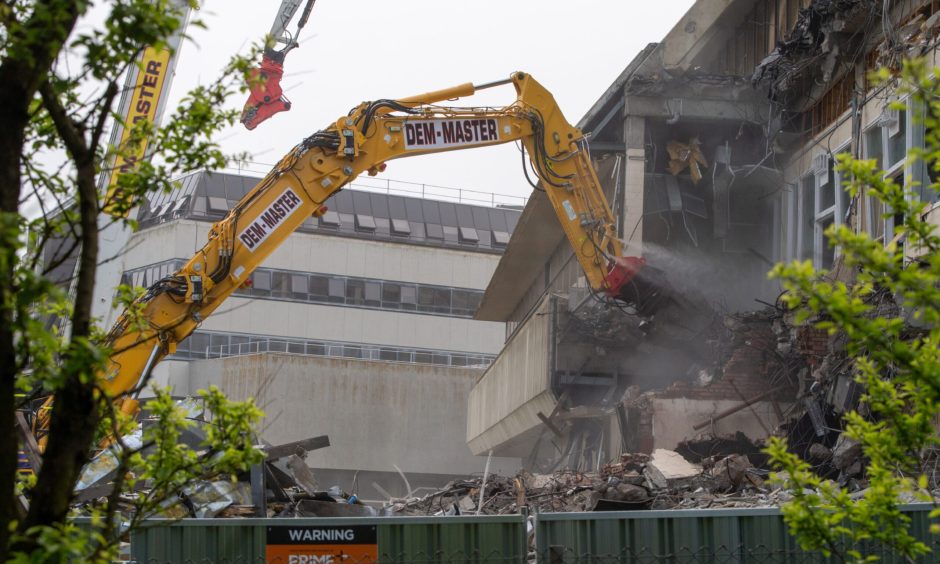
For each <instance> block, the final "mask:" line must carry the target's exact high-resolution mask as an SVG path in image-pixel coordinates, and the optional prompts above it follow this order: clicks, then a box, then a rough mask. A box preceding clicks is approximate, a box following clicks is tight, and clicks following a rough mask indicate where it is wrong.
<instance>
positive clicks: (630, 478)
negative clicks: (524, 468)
mask: <svg viewBox="0 0 940 564" xmlns="http://www.w3.org/2000/svg"><path fill="white" fill-rule="evenodd" d="M751 447H752V448H754V445H753V444H751ZM766 477H767V472H766V471H762V470H758V469H757V468H754V466H753V465H752V464H751V462H750V461H749V459H748V457H747V456H746V455H740V454H732V455H730V456H725V457H721V458H719V459H718V460H713V459H706V460H705V461H704V463H703V464H702V465H698V464H695V463H692V462H689V461H688V460H686V459H685V458H684V457H682V455H680V454H678V453H677V452H675V451H670V450H665V449H657V450H656V451H655V452H654V453H653V454H652V456H651V455H646V454H624V455H622V457H621V459H620V461H619V462H617V463H615V464H607V465H605V466H604V467H603V469H602V470H601V471H600V472H571V471H558V472H555V473H553V474H530V473H528V472H520V473H519V474H518V475H516V476H514V477H504V476H490V477H489V479H488V480H487V483H486V489H485V490H484V499H483V505H482V511H481V514H484V515H502V514H507V513H517V512H518V511H519V510H520V508H522V507H526V508H527V509H528V510H529V511H539V512H543V513H546V512H563V511H628V510H645V509H693V508H702V509H704V508H709V507H713V508H717V507H725V508H730V507H769V506H774V505H778V504H779V503H781V502H783V501H786V500H787V499H789V497H788V495H787V494H786V492H783V491H782V490H781V489H779V488H778V487H775V486H771V485H768V484H767V483H766V482H765V480H766ZM481 482H482V479H481V478H467V479H463V480H455V481H452V482H450V483H448V484H447V485H446V486H444V487H443V488H441V489H440V490H439V491H436V492H432V493H429V494H427V495H425V496H422V497H414V498H407V499H393V500H390V502H389V505H388V506H387V507H386V508H385V510H384V513H386V514H391V515H476V514H477V507H478V506H479V501H480V499H479V498H480V486H481Z"/></svg>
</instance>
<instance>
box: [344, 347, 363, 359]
mask: <svg viewBox="0 0 940 564" xmlns="http://www.w3.org/2000/svg"><path fill="white" fill-rule="evenodd" d="M343 357H345V358H362V347H357V346H355V345H345V346H343Z"/></svg>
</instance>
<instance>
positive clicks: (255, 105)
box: [241, 0, 316, 129]
mask: <svg viewBox="0 0 940 564" xmlns="http://www.w3.org/2000/svg"><path fill="white" fill-rule="evenodd" d="M314 2H316V0H307V4H306V6H304V11H303V12H302V13H301V15H300V20H299V21H298V22H297V31H296V32H295V33H293V34H291V33H290V32H288V30H287V26H288V25H290V22H291V20H292V19H294V15H295V14H296V13H297V10H298V9H299V8H300V5H301V4H302V3H303V0H282V2H281V6H280V7H279V8H278V11H277V16H275V18H274V24H273V25H272V26H271V31H270V32H268V38H269V41H270V42H271V43H269V44H268V45H266V46H265V48H264V52H263V53H262V57H261V65H259V66H258V67H257V68H254V69H252V70H251V73H250V75H249V84H248V90H249V95H248V101H247V102H245V107H244V108H243V109H242V116H241V122H242V124H244V125H245V127H246V128H248V129H254V128H256V127H258V125H259V124H260V123H261V122H263V121H265V120H266V119H268V118H270V117H271V116H273V115H274V114H277V113H280V112H286V111H288V110H290V107H291V103H290V100H288V99H287V97H286V96H284V90H283V89H282V88H281V79H282V78H283V77H284V59H285V58H286V57H287V54H288V53H290V52H291V51H292V50H293V49H295V48H296V47H299V46H300V43H298V42H297V41H298V39H299V38H298V35H300V30H302V29H303V28H304V26H305V25H307V20H308V19H309V18H310V12H311V11H312V10H313V4H314ZM278 45H283V47H281V48H280V49H278V48H277V46H278Z"/></svg>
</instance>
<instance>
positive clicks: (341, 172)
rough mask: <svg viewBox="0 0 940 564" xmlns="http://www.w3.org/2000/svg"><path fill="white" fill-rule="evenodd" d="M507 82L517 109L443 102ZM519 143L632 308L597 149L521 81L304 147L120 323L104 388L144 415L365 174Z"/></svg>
mask: <svg viewBox="0 0 940 564" xmlns="http://www.w3.org/2000/svg"><path fill="white" fill-rule="evenodd" d="M504 84H512V85H513V86H514V87H515V90H516V100H515V101H514V102H513V103H512V104H510V105H508V106H505V107H501V108H472V107H470V108H463V107H449V106H440V105H437V103H438V102H442V101H445V100H453V99H455V98H460V97H464V96H470V95H472V94H473V93H474V92H476V91H478V90H482V89H486V88H492V87H496V86H500V85H504ZM512 141H520V142H521V143H522V145H523V146H524V148H525V151H526V152H527V153H528V157H529V161H530V163H531V168H532V170H533V171H534V172H535V175H536V176H537V177H538V180H539V181H540V183H539V184H540V185H537V184H535V183H532V179H531V178H530V179H529V181H530V183H532V184H533V186H534V187H535V188H536V189H539V190H544V192H545V194H546V196H547V197H548V200H549V201H550V202H551V205H552V206H553V207H554V209H555V212H556V215H557V217H558V221H559V222H560V223H561V225H562V227H563V228H564V232H565V235H566V236H567V238H568V241H569V242H570V243H571V246H572V248H573V249H574V252H575V254H576V256H577V258H578V260H579V261H580V264H581V267H582V268H583V269H584V274H585V277H586V279H587V282H588V284H589V285H590V287H591V289H592V290H593V291H594V292H595V293H596V294H598V295H599V296H601V297H603V298H604V299H614V300H625V301H630V298H629V297H628V296H632V295H633V292H632V291H628V287H629V286H630V284H631V280H632V279H633V278H634V276H636V275H637V273H638V271H639V270H640V269H641V268H642V267H643V264H644V260H643V259H642V258H638V257H623V256H621V255H622V242H621V241H620V240H619V239H618V238H617V233H616V227H615V225H616V223H615V220H614V217H613V215H612V213H611V211H610V207H609V206H608V204H607V201H606V199H605V197H604V193H603V190H602V188H601V185H600V183H599V182H598V179H597V176H596V174H595V172H594V168H593V165H592V164H591V160H590V154H589V151H588V144H587V140H586V138H585V136H584V135H583V134H582V132H581V131H580V130H578V129H577V128H576V127H574V126H572V125H571V124H569V123H568V121H567V120H565V117H564V116H563V115H562V112H561V110H560V109H559V108H558V105H557V104H556V102H555V100H554V98H553V97H552V95H551V94H550V93H549V92H548V91H547V90H546V89H545V88H544V87H543V86H542V85H541V84H539V83H538V82H536V81H535V79H533V78H532V77H531V76H529V75H528V74H526V73H522V72H517V73H514V74H513V75H512V76H511V77H510V78H508V79H505V80H500V81H496V82H490V83H486V84H480V85H473V84H470V83H467V84H462V85H459V86H455V87H452V88H448V89H444V90H439V91H435V92H428V93H425V94H420V95H417V96H411V97H408V98H401V99H398V100H391V99H384V100H376V101H374V102H363V103H361V104H359V105H358V106H356V107H355V108H353V109H352V111H351V112H350V113H349V114H348V115H345V116H342V117H340V118H339V119H338V120H337V121H336V122H335V123H333V124H331V125H330V126H329V127H327V128H326V129H323V130H321V131H318V132H316V133H314V134H313V135H311V136H310V137H308V138H306V139H304V140H303V142H301V143H300V144H299V145H297V146H296V147H294V148H293V149H292V150H291V151H290V152H289V153H288V154H287V155H286V156H285V157H284V158H282V159H281V161H280V162H279V163H278V164H277V165H276V166H275V167H274V169H273V170H271V172H269V173H268V175H267V176H266V177H264V178H263V179H262V180H261V181H260V182H259V183H258V184H257V185H256V186H255V187H254V188H252V189H251V191H249V192H248V194H247V195H246V196H245V197H244V198H243V199H242V200H241V201H240V202H238V204H237V205H236V206H235V207H234V208H232V210H231V211H230V212H229V214H228V215H227V216H226V217H225V218H224V219H222V220H220V221H219V222H218V223H216V224H215V225H214V226H213V227H212V228H211V229H210V231H209V238H208V241H207V242H206V244H205V246H203V247H202V249H200V250H199V251H197V252H196V254H195V255H194V256H193V257H192V258H191V259H189V261H188V262H187V263H186V265H185V266H183V267H182V268H181V269H180V270H179V271H178V272H176V273H175V274H173V275H171V276H167V277H166V278H163V279H162V280H159V281H157V282H156V283H154V284H153V285H152V286H150V288H148V289H147V291H146V293H145V294H144V295H143V296H141V297H140V298H138V300H137V302H136V303H135V307H133V310H134V311H142V312H143V319H144V320H145V324H144V325H145V327H143V328H142V327H141V324H140V323H135V322H134V319H133V318H132V316H131V315H129V314H128V313H127V312H125V313H124V314H122V315H121V317H120V318H119V319H118V321H117V322H116V324H115V325H114V327H113V328H112V329H111V332H110V334H109V337H108V341H109V345H110V346H111V347H112V350H113V352H112V356H111V359H110V365H109V368H108V370H107V371H106V373H104V374H102V375H101V378H102V381H103V382H102V384H103V386H102V387H103V388H104V389H105V390H106V391H107V393H109V394H110V396H111V397H112V399H113V400H114V401H115V402H117V403H118V404H120V408H121V410H122V411H123V412H125V413H128V414H136V413H137V411H138V404H137V401H136V399H135V398H136V395H137V394H138V393H139V391H140V389H141V387H143V386H145V385H146V382H147V380H148V377H149V375H150V372H151V370H152V369H153V367H154V365H156V363H158V362H159V361H160V360H161V359H162V358H164V357H165V356H166V355H169V354H173V352H174V351H175V350H176V346H177V344H178V343H179V342H180V341H182V340H183V339H185V338H186V337H187V336H189V335H190V334H191V333H192V332H193V331H194V330H195V329H196V328H197V327H198V326H199V324H200V323H201V322H202V321H203V320H204V319H206V317H208V316H209V315H211V314H212V312H213V311H215V310H216V308H218V307H219V306H220V305H221V304H222V302H224V301H225V299H226V298H228V297H229V296H230V295H231V294H232V292H234V291H235V290H236V289H237V288H239V287H240V286H242V285H245V284H246V283H248V281H249V280H250V277H251V274H252V272H253V271H254V269H255V268H257V267H258V266H259V265H260V264H261V263H262V262H263V261H264V260H265V258H267V257H268V256H269V255H270V254H271V253H272V252H273V251H274V250H275V249H277V248H278V247H279V246H280V245H281V244H282V243H283V242H284V241H285V240H286V239H287V238H288V237H289V236H290V234H291V233H293V232H294V230H296V229H297V228H298V227H300V225H301V224H302V223H303V222H304V221H305V220H306V219H307V218H309V217H310V216H320V215H322V214H323V213H325V212H326V207H325V206H324V202H326V200H327V199H328V198H329V197H330V196H332V195H333V194H335V193H336V192H338V191H339V190H342V189H343V187H344V186H346V185H348V184H349V183H350V182H352V181H353V180H354V179H355V178H356V177H357V176H358V175H360V174H362V173H367V174H369V175H375V174H378V173H379V172H381V171H383V170H384V169H385V165H386V163H387V162H388V161H390V160H392V159H398V158H403V157H413V156H419V155H425V154H429V153H438V152H443V151H455V150H460V149H469V148H472V147H482V146H487V145H497V144H501V143H509V142H512ZM524 168H526V167H524ZM526 177H527V178H528V177H529V174H528V171H527V170H526ZM40 427H42V425H40ZM39 430H40V431H42V430H43V429H41V428H40V429H39Z"/></svg>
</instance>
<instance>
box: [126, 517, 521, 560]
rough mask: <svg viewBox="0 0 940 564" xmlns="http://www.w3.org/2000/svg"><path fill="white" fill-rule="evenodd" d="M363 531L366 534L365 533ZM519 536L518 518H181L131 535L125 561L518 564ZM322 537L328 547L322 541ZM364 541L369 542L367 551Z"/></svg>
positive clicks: (150, 523) (150, 524)
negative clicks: (292, 541) (282, 542)
mask: <svg viewBox="0 0 940 564" xmlns="http://www.w3.org/2000/svg"><path fill="white" fill-rule="evenodd" d="M370 528H371V529H372V531H374V532H372V533H371V534H372V535H373V536H369V534H370V533H369V529H370ZM304 530H309V531H310V533H309V534H308V535H307V536H306V537H304V536H303V535H300V534H298V541H297V544H296V545H294V549H296V550H294V549H287V548H284V549H283V550H277V548H276V547H275V546H273V545H269V543H268V539H275V542H278V541H277V540H276V539H278V538H286V537H285V535H287V534H289V533H288V531H293V532H295V533H296V532H297V531H304ZM353 530H355V531H356V534H358V533H359V532H363V534H364V535H366V536H367V537H368V538H367V539H366V542H365V543H363V542H360V541H359V540H349V539H346V538H344V533H346V532H347V531H353ZM322 531H327V532H328V533H327V534H325V535H323V534H319V537H320V538H318V532H322ZM350 534H351V533H350ZM526 534H527V533H526V518H525V516H522V515H500V516H480V517H463V516H461V517H384V518H364V517H358V518H336V519H326V518H307V519H188V520H184V521H176V522H172V521H162V520H159V519H155V520H151V521H148V522H147V527H145V528H143V529H141V530H139V531H135V532H134V533H133V534H132V536H131V556H132V558H133V560H134V561H136V562H139V563H141V564H144V563H146V564H164V563H174V564H176V563H179V564H196V563H199V564H203V563H206V564H209V563H212V564H223V563H224V564H249V563H252V564H254V563H257V564H261V563H264V562H272V563H277V564H321V563H327V562H329V563H331V564H339V563H340V562H342V563H343V564H359V563H366V562H369V563H372V562H383V563H386V562H387V563H411V562H414V563H431V562H445V563H455V564H456V563H458V562H460V563H462V562H471V563H480V564H484V563H502V562H524V561H525V560H526V553H527V550H528V543H527V539H526ZM351 536H352V535H351ZM304 538H306V539H308V540H309V541H311V542H310V543H308V546H312V543H313V542H315V541H323V538H326V539H327V541H326V542H321V543H320V545H318V546H321V547H323V546H327V545H331V544H332V550H334V551H336V550H345V552H344V554H345V557H344V556H335V555H334V557H333V558H328V556H329V555H328V554H327V553H326V552H323V551H319V552H318V551H314V550H305V549H304V541H303V539H304ZM329 539H334V540H335V542H333V543H330V542H329ZM344 543H345V544H344ZM369 543H375V544H374V545H372V546H373V550H374V552H372V553H370V552H369V549H368V545H369ZM363 546H366V548H365V549H363V548H362V547H363ZM288 553H291V554H288ZM373 554H374V556H373ZM291 556H293V558H291ZM305 556H306V557H307V558H306V559H304V557H305ZM313 556H317V558H316V559H314V558H313Z"/></svg>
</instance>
